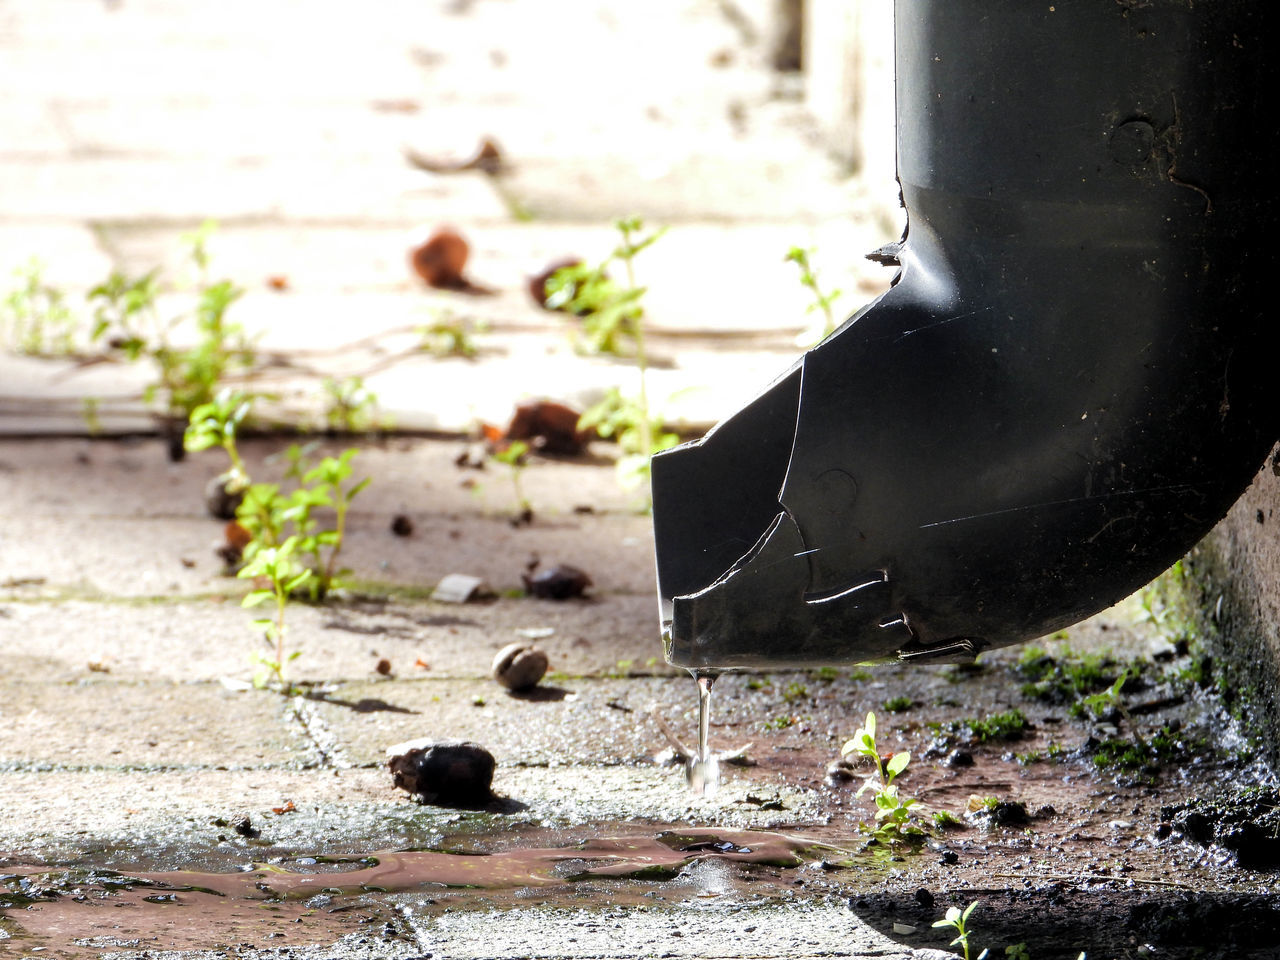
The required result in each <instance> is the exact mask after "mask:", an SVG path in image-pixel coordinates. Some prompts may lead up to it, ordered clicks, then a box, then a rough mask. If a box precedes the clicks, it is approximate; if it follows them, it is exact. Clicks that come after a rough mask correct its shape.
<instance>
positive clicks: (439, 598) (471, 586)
mask: <svg viewBox="0 0 1280 960" xmlns="http://www.w3.org/2000/svg"><path fill="white" fill-rule="evenodd" d="M490 592H491V591H490V590H489V587H488V586H487V585H486V584H485V582H484V580H482V579H481V578H480V577H473V576H470V575H469V574H465V573H451V574H449V575H448V576H446V577H444V578H442V579H441V580H440V582H439V583H437V584H436V588H435V590H433V591H432V592H431V599H432V600H434V601H436V602H437V603H466V602H467V601H469V600H476V599H479V598H480V597H484V596H488V595H489V594H490Z"/></svg>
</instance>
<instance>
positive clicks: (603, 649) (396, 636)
mask: <svg viewBox="0 0 1280 960" xmlns="http://www.w3.org/2000/svg"><path fill="white" fill-rule="evenodd" d="M238 586H239V585H238ZM24 592H25V596H24V595H23V594H24ZM7 599H8V602H4V601H0V655H2V656H4V657H5V661H6V670H7V671H8V673H9V675H10V676H11V677H13V678H14V679H23V680H37V679H41V680H47V679H56V682H59V683H76V682H80V681H83V680H90V679H94V678H95V674H102V673H109V674H110V675H111V677H112V678H114V679H117V680H121V681H129V682H132V681H138V680H142V681H146V680H155V681H161V680H163V681H169V682H174V683H181V682H184V681H220V680H222V679H223V678H227V679H229V680H233V681H244V680H248V679H249V678H250V677H251V676H252V674H253V665H252V661H251V656H252V654H253V653H254V652H255V651H264V652H265V651H266V649H267V648H266V645H265V643H264V642H263V640H262V637H261V632H260V631H258V630H257V629H256V628H254V627H253V626H251V621H252V619H253V618H254V617H255V616H257V614H258V611H249V610H243V609H241V608H240V604H239V601H238V595H228V596H218V595H215V596H213V597H210V598H207V599H202V600H195V601H188V602H166V601H150V602H148V601H145V600H141V601H137V602H132V603H130V602H112V601H110V600H109V599H107V600H104V599H103V598H102V597H100V596H99V597H97V598H96V599H94V600H92V601H87V602H84V601H74V600H68V599H66V598H65V597H64V596H61V595H54V596H46V597H44V598H41V597H40V596H39V595H38V594H36V593H34V592H32V591H30V590H27V591H22V590H21V589H12V588H11V591H9V596H8V598H7ZM288 624H289V631H290V642H289V646H290V649H294V650H300V651H302V657H301V658H300V659H298V660H297V661H295V662H294V663H292V664H291V665H290V669H289V675H290V676H291V677H293V678H294V679H296V680H299V681H302V680H306V681H309V682H316V683H322V682H346V681H353V680H364V679H369V678H372V677H373V676H374V671H375V670H376V668H377V665H378V663H379V661H381V660H386V661H387V662H388V665H389V667H390V669H391V670H392V672H393V673H394V674H395V675H396V676H398V677H402V678H406V679H413V678H420V677H427V676H430V677H433V678H454V677H477V676H486V675H487V674H488V670H489V666H490V664H491V663H492V661H493V657H494V654H496V653H497V652H498V650H500V649H501V648H502V647H504V646H506V645H507V644H508V643H512V642H514V641H516V640H520V639H522V638H525V637H527V636H528V635H529V634H530V633H532V634H533V635H534V636H536V637H537V638H538V639H537V645H538V646H540V647H541V648H542V649H544V650H545V651H546V652H547V654H548V656H549V657H550V658H551V669H552V670H553V671H556V672H560V673H565V674H569V675H572V676H590V675H601V674H607V673H610V672H617V671H619V670H620V669H626V668H625V667H621V668H620V667H619V666H618V664H619V663H624V664H629V665H630V666H631V667H632V668H635V669H642V670H645V671H648V672H651V671H652V670H653V669H654V668H655V666H656V664H650V663H649V661H650V660H652V659H654V658H660V657H661V655H662V649H661V643H660V641H659V638H658V623H657V603H656V599H655V597H653V596H643V597H639V596H610V597H602V598H600V599H598V600H596V601H592V602H573V603H557V602H555V601H549V600H537V599H502V600H497V601H494V602H489V603H474V604H467V605H466V606H458V605H454V604H430V603H426V602H416V603H415V602H409V603H406V602H403V601H398V602H391V603H388V602H387V601H386V599H385V598H377V600H376V601H374V602H370V601H358V602H349V601H348V602H339V603H331V604H329V605H325V606H306V605H300V606H298V605H295V608H294V609H291V610H290V611H289V617H288ZM99 679H100V678H99Z"/></svg>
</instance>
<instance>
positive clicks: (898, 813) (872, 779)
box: [840, 713, 924, 843]
mask: <svg viewBox="0 0 1280 960" xmlns="http://www.w3.org/2000/svg"><path fill="white" fill-rule="evenodd" d="M840 754H841V755H842V756H846V757H847V756H849V754H857V755H858V756H862V757H867V758H869V759H870V760H871V762H872V763H874V764H875V768H876V772H875V773H874V774H872V775H871V776H869V777H867V779H866V780H865V781H864V782H863V784H862V786H861V787H859V788H858V793H857V796H859V797H860V796H862V795H863V794H864V793H865V792H867V791H868V790H874V791H875V803H876V822H877V823H878V824H879V826H877V827H876V829H875V830H873V831H871V833H872V836H874V837H875V839H877V840H879V841H880V842H882V843H893V842H895V841H900V840H905V839H907V838H909V837H918V836H922V835H923V834H924V829H923V828H922V827H921V826H920V824H919V823H918V822H917V821H916V819H915V815H914V813H913V812H912V810H911V808H912V807H914V806H916V805H917V804H919V802H920V801H918V800H915V799H911V798H907V797H903V796H902V795H901V793H899V791H898V786H897V784H895V783H894V782H893V781H894V780H895V779H897V777H898V775H899V774H901V773H902V771H904V770H906V769H907V764H908V763H910V762H911V754H910V753H908V752H907V751H906V750H903V751H901V752H899V753H895V754H894V755H893V756H891V757H890V758H889V759H888V760H887V761H886V760H883V759H881V757H880V751H879V749H878V748H877V746H876V715H875V714H874V713H868V714H867V719H866V722H865V723H864V724H863V725H862V726H861V727H859V728H858V730H857V732H856V733H854V735H853V739H851V740H849V741H848V742H846V743H845V745H844V746H843V747H842V748H841V750H840Z"/></svg>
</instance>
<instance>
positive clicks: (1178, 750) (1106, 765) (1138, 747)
mask: <svg viewBox="0 0 1280 960" xmlns="http://www.w3.org/2000/svg"><path fill="white" fill-rule="evenodd" d="M1202 748H1203V744H1202V743H1200V742H1198V741H1197V740H1195V739H1191V738H1188V737H1186V736H1185V735H1184V734H1183V732H1182V731H1180V730H1172V729H1170V728H1169V727H1168V726H1163V727H1161V728H1160V729H1159V730H1158V731H1157V732H1156V733H1154V734H1152V736H1151V737H1150V738H1143V737H1141V736H1139V735H1138V734H1137V733H1136V732H1135V733H1134V736H1133V739H1132V740H1125V739H1122V738H1119V737H1111V738H1108V739H1106V740H1103V741H1102V742H1101V743H1099V744H1098V745H1097V746H1096V747H1094V750H1093V763H1094V766H1096V767H1097V768H1098V769H1099V770H1111V769H1116V770H1127V771H1132V770H1142V769H1144V768H1151V767H1157V766H1160V765H1162V764H1165V763H1170V762H1173V761H1175V760H1180V759H1182V758H1183V757H1186V756H1187V755H1188V754H1190V753H1195V752H1198V751H1199V750H1200V749H1202Z"/></svg>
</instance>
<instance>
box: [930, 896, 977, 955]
mask: <svg viewBox="0 0 1280 960" xmlns="http://www.w3.org/2000/svg"><path fill="white" fill-rule="evenodd" d="M977 905H978V901H977V900H975V901H973V903H971V904H969V906H967V907H965V908H964V910H961V909H960V908H959V907H948V908H947V915H946V916H945V917H943V918H942V919H941V920H935V921H934V922H933V925H934V926H935V927H953V928H954V929H955V931H956V938H955V939H954V940H952V941H951V946H953V947H954V946H956V945H957V944H958V945H959V946H960V948H961V949H962V950H963V951H964V960H969V915H970V914H971V913H973V910H974V908H975V907H976V906H977ZM986 955H987V951H986V950H983V951H982V952H981V953H980V954H978V960H983V958H984V957H986Z"/></svg>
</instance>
